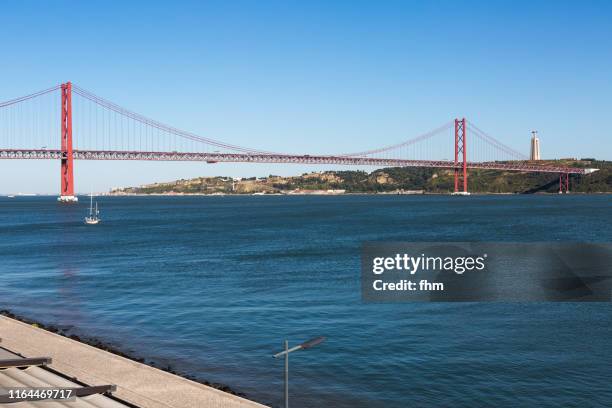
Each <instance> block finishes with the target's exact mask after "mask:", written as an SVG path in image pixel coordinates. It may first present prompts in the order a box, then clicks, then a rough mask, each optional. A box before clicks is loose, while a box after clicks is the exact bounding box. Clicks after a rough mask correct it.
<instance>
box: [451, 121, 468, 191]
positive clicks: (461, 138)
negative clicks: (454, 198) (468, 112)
mask: <svg viewBox="0 0 612 408" xmlns="http://www.w3.org/2000/svg"><path fill="white" fill-rule="evenodd" d="M466 136H467V127H466V123H465V118H463V119H455V191H454V193H453V194H455V195H469V194H470V193H469V192H468V174H467V145H466ZM460 153H461V158H462V161H461V166H460V163H459V154H460ZM460 173H461V176H460ZM460 177H462V180H463V191H459V178H460Z"/></svg>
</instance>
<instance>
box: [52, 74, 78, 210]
mask: <svg viewBox="0 0 612 408" xmlns="http://www.w3.org/2000/svg"><path fill="white" fill-rule="evenodd" d="M61 90H62V102H61V103H62V105H61V129H60V132H61V140H62V150H61V154H62V156H61V169H60V180H61V181H60V183H61V186H60V188H61V190H60V196H59V197H58V198H57V200H58V201H59V202H62V203H75V202H77V201H78V198H77V197H76V196H75V195H74V167H73V163H74V160H73V159H74V157H73V153H72V83H70V82H67V83H65V84H62V86H61Z"/></svg>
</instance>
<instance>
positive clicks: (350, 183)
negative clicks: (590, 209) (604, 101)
mask: <svg viewBox="0 0 612 408" xmlns="http://www.w3.org/2000/svg"><path fill="white" fill-rule="evenodd" d="M538 163H539V164H541V165H566V166H572V167H586V168H598V169H600V170H599V171H597V172H595V173H593V174H589V175H585V176H579V175H572V176H571V177H570V191H571V192H580V193H601V192H608V193H609V192H612V162H608V161H596V160H593V159H583V160H560V161H542V162H538ZM468 177H469V190H470V191H471V192H473V193H538V192H546V193H556V192H558V189H559V176H558V174H554V173H519V172H510V171H498V170H470V171H469V173H468ZM453 180H454V179H453V171H452V170H448V169H429V168H413V167H392V168H385V169H379V170H375V171H373V172H371V173H367V172H365V171H350V170H349V171H327V172H321V173H307V174H302V175H301V176H293V177H280V176H273V175H270V176H268V177H263V178H256V177H251V178H248V179H239V180H233V179H232V178H228V177H198V178H195V179H190V180H177V181H173V182H168V183H155V184H149V185H145V186H140V187H129V188H124V189H117V190H113V191H112V192H111V193H112V194H214V193H217V194H219V193H224V194H252V193H262V192H265V193H279V192H281V193H282V192H290V191H296V190H297V191H313V190H345V191H346V192H347V193H392V192H401V191H423V192H425V193H448V192H451V191H452V190H453V185H454V181H453Z"/></svg>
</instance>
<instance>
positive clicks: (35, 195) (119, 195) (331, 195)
mask: <svg viewBox="0 0 612 408" xmlns="http://www.w3.org/2000/svg"><path fill="white" fill-rule="evenodd" d="M607 194H612V192H609V191H595V192H588V193H586V192H580V191H578V192H570V193H569V194H568V195H593V196H595V195H607ZM431 195H434V196H452V195H453V194H452V193H435V192H423V193H392V192H382V193H368V192H351V193H342V194H318V193H293V194H284V193H270V194H251V193H233V194H203V193H174V194H172V193H149V194H145V193H122V194H111V193H94V196H97V197H251V196H256V197H257V196H275V197H279V196H282V197H292V196H298V197H303V196H317V197H338V196H431ZM487 195H495V196H498V195H503V196H507V195H551V196H554V195H559V193H549V192H544V191H542V192H537V193H493V192H475V193H470V196H487ZM76 196H77V197H88V196H89V193H87V194H85V193H82V194H76ZM0 197H1V198H10V199H17V198H24V197H25V198H32V197H57V194H27V195H12V194H0Z"/></svg>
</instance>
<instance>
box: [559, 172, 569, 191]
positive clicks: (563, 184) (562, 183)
mask: <svg viewBox="0 0 612 408" xmlns="http://www.w3.org/2000/svg"><path fill="white" fill-rule="evenodd" d="M569 179H570V177H569V173H559V194H563V193H565V194H569V192H570V184H569Z"/></svg>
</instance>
